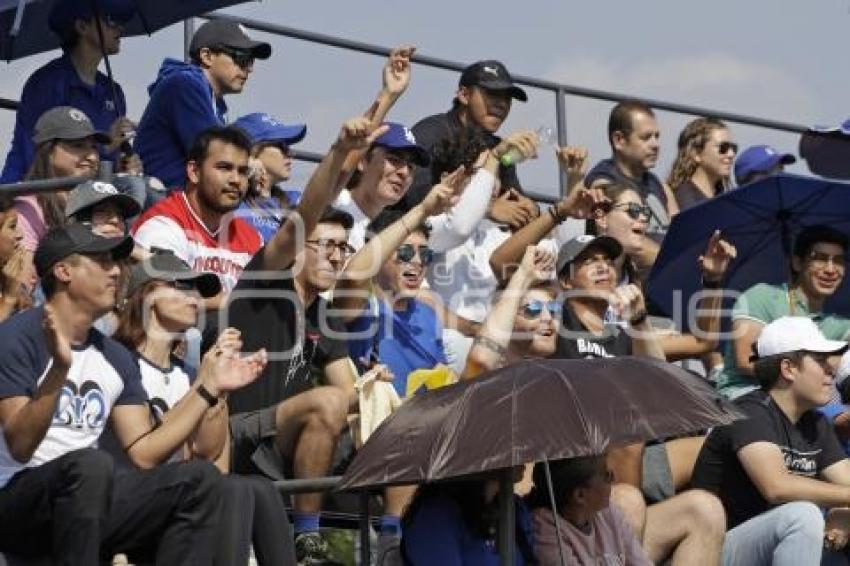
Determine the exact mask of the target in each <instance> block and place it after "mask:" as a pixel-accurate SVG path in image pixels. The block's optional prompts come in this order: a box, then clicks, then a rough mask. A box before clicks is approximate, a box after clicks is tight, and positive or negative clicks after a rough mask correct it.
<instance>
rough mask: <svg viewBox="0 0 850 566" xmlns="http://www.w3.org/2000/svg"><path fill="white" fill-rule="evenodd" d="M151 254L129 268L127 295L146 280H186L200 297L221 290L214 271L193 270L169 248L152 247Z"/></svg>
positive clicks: (170, 281)
mask: <svg viewBox="0 0 850 566" xmlns="http://www.w3.org/2000/svg"><path fill="white" fill-rule="evenodd" d="M152 251H153V255H151V256H150V257H149V258H147V259H146V260H144V261H141V262H139V263H137V264H136V265H134V266H133V267H132V268H131V269H130V281H129V283H128V284H127V295H128V296H129V295H132V294H133V293H135V292H136V291H138V290H139V289H141V288H142V285H144V284H145V283H147V282H148V281H167V282H169V283H173V282H175V281H186V282H189V283H191V284H192V285H193V286H194V287H195V289H197V290H198V293H200V294H201V296H202V297H205V298H206V297H214V296H216V295H218V293H219V291H221V281H220V280H219V278H218V276H217V275H216V274H214V273H201V272H199V271H193V270H192V269H191V268H190V267H189V265H188V264H187V263H186V262H185V261H183V260H182V259H180V258H179V257H177V256H176V255H174V252H173V251H171V250H162V249H157V248H154V249H153V250H152Z"/></svg>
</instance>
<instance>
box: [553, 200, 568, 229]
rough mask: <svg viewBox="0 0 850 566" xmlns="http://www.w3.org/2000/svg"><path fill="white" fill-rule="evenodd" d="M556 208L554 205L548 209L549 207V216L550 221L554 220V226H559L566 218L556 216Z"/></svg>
mask: <svg viewBox="0 0 850 566" xmlns="http://www.w3.org/2000/svg"><path fill="white" fill-rule="evenodd" d="M557 208H558V205H554V204H553V205H552V206H550V207H549V214H550V215H552V220H554V221H555V224H560V223H562V222H563V221H564V220H566V219H567V217H566V216H562V215H560V214H558V210H557Z"/></svg>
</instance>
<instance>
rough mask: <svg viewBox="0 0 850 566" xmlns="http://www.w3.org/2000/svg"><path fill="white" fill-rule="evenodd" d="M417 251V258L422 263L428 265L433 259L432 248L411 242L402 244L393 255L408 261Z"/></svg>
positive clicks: (405, 261)
mask: <svg viewBox="0 0 850 566" xmlns="http://www.w3.org/2000/svg"><path fill="white" fill-rule="evenodd" d="M417 251H418V252H419V260H420V261H421V262H422V265H430V264H431V262H432V261H434V250H432V249H431V248H429V247H428V246H414V245H413V244H402V245H400V246H399V247H398V249H397V250H396V252H395V256H396V258H397V259H398V260H399V261H402V262H404V263H410V262H411V261H412V260H413V258H414V257H416V253H417Z"/></svg>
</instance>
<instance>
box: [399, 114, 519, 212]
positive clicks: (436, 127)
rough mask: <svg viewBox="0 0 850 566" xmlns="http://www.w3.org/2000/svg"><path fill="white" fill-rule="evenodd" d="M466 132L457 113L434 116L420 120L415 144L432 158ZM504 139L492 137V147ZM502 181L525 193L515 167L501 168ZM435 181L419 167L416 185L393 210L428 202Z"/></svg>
mask: <svg viewBox="0 0 850 566" xmlns="http://www.w3.org/2000/svg"><path fill="white" fill-rule="evenodd" d="M462 129H463V124H462V123H461V121H460V118H459V117H458V111H457V110H456V109H451V110H449V111H448V112H446V113H445V114H434V115H433V116H428V117H426V118H422V119H421V120H419V121H418V122H417V123H416V124H415V125H414V126H413V127H412V128H411V131H412V132H413V135H414V136H415V137H416V143H417V144H419V145H420V146H422V147H423V148H425V150H426V151H427V152H428V153H430V154H432V155H433V153H434V148H435V147H437V146H438V145H439V144H441V143H442V142H443V141H444V140H447V139H452V138H457V137H458V135H459V134H460V132H461V130H462ZM500 141H502V139H501V138H500V137H499V136H496V135H490V143H489V145H490V147H495V146H497V145H498V144H499V142H500ZM499 179H500V180H501V182H502V187H503V188H506V189H507V188H514V189H517V190H519V191H522V185H520V182H519V178H518V177H517V174H516V166H515V165H510V166H507V167H506V166H504V165H500V166H499ZM434 183H435V181H434V179H433V178H432V176H431V168H430V167H417V168H416V174H415V175H414V177H413V183H412V184H411V186H410V189H408V191H407V193H405V195H404V197H402V199H401V200H400V201H399V202H398V203H397V204H395V205H393V206H392V207H391V208H394V209H397V210H403V211H408V210H410V209H411V208H413V207H414V206H416V205H417V204H419V203H420V202H422V200H423V199H424V198H425V195H427V194H428V192H429V191H430V190H431V187H432V186H433V185H434Z"/></svg>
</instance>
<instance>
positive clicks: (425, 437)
mask: <svg viewBox="0 0 850 566" xmlns="http://www.w3.org/2000/svg"><path fill="white" fill-rule="evenodd" d="M740 417H741V415H740V413H738V412H737V411H736V410H735V409H734V407H733V406H732V405H731V404H730V403H729V402H728V401H725V400H724V399H722V398H721V397H720V396H719V395H718V394H717V393H716V392H715V391H714V389H712V388H711V387H710V386H709V385H708V384H707V383H706V382H705V381H703V380H702V379H700V378H699V377H697V376H695V375H693V374H691V373H689V372H687V371H685V370H683V369H681V368H679V367H677V366H674V365H672V364H668V363H666V362H661V361H658V360H654V359H648V358H637V357H623V358H611V359H593V360H528V361H524V362H521V363H518V364H515V365H512V366H509V367H506V368H503V369H499V370H496V371H493V372H489V373H487V374H484V375H482V376H480V377H478V378H476V379H473V380H470V381H466V382H462V383H457V384H455V385H451V386H449V387H445V388H442V389H438V390H435V391H429V392H426V393H424V394H422V395H417V396H415V397H414V398H413V399H411V400H410V401H408V402H406V403H405V404H404V405H402V407H401V408H400V409H399V410H398V411H397V412H395V413H394V414H393V415H391V416H390V417H389V418H388V419H387V420H386V421H384V423H383V424H382V425H381V426H380V427H378V429H377V430H376V431H375V432H374V433H373V434H372V436H371V437H369V440H368V441H367V442H366V444H364V446H363V447H362V448H361V449H360V450H359V451H358V452H357V455H356V456H355V458H354V461H353V462H352V463H351V465H350V466H349V467H348V470H347V471H346V473H345V475H344V476H343V478H342V482H341V484H340V487H339V488H340V489H363V488H371V487H379V486H387V485H393V484H417V483H424V482H429V481H436V480H449V479H452V478H457V477H460V476H466V475H469V474H477V473H482V472H487V471H496V470H498V472H497V475H498V477H499V480H500V515H501V521H500V529H499V530H500V536H499V553H500V558H501V560H502V563H503V564H513V533H514V526H513V513H514V511H513V497H512V496H511V493H512V486H513V478H512V473H511V468H513V467H514V466H519V465H523V464H527V463H530V462H538V461H548V460H554V459H560V458H571V457H577V456H586V455H591V454H602V453H603V452H604V451H605V449H606V448H607V447H608V446H611V445H617V444H629V443H634V442H644V441H647V440H653V439H660V438H666V437H670V436H674V435H678V434H684V433H689V432H694V431H699V430H704V429H707V428H709V427H712V426H717V425H721V424H728V423H730V422H732V421H733V420H735V419H736V418H740Z"/></svg>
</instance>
